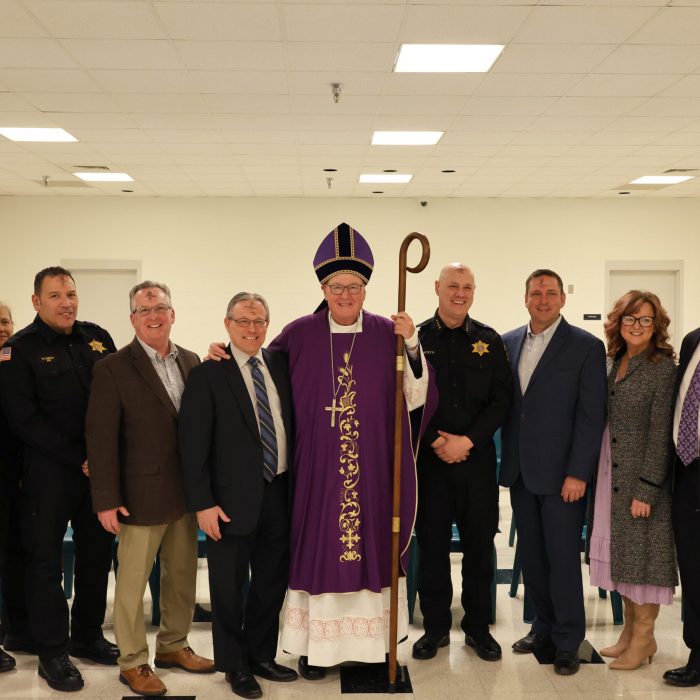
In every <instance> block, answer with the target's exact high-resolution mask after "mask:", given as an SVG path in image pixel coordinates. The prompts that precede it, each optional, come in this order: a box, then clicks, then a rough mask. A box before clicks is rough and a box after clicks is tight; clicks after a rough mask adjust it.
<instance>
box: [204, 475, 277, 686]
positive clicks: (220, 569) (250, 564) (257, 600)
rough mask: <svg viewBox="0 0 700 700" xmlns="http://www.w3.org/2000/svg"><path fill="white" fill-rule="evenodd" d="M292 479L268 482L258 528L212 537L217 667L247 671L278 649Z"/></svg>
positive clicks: (211, 587) (209, 545)
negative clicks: (246, 583) (244, 598)
mask: <svg viewBox="0 0 700 700" xmlns="http://www.w3.org/2000/svg"><path fill="white" fill-rule="evenodd" d="M288 479H289V477H288V475H287V473H284V474H280V475H279V476H277V477H276V478H275V479H273V481H272V482H270V483H266V484H265V493H264V495H263V500H262V505H261V508H260V516H259V519H258V525H257V527H256V528H255V530H254V531H253V532H251V533H250V534H248V535H242V536H237V535H224V536H223V537H222V538H221V539H220V540H219V541H218V542H215V541H214V540H212V539H210V538H207V558H208V561H209V590H210V593H211V608H212V635H213V639H214V662H215V663H216V670H217V671H223V672H224V673H233V672H236V671H243V670H246V669H247V668H248V666H249V664H251V663H256V662H262V661H272V660H273V659H274V658H275V655H276V654H277V637H278V635H279V613H280V610H281V609H282V603H283V602H284V595H285V592H286V590H287V583H288V582H289V503H288V491H289V482H288ZM228 515H229V516H230V517H235V514H232V513H228ZM249 571H250V587H249V588H248V592H247V597H246V600H245V604H244V602H243V597H244V596H243V589H244V584H245V582H246V580H247V578H248V572H249Z"/></svg>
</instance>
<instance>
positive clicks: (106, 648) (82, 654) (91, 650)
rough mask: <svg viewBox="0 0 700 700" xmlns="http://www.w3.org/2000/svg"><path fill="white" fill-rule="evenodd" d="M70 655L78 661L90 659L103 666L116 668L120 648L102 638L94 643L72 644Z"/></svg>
mask: <svg viewBox="0 0 700 700" xmlns="http://www.w3.org/2000/svg"><path fill="white" fill-rule="evenodd" d="M69 653H70V655H71V656H75V657H76V658H78V659H89V660H90V661H94V662H95V663H96V664H102V665H103V666H116V665H117V659H118V658H119V647H118V646H117V645H116V644H112V642H108V641H107V640H106V639H105V638H104V637H100V638H99V639H96V640H95V641H94V642H71V643H70V649H69Z"/></svg>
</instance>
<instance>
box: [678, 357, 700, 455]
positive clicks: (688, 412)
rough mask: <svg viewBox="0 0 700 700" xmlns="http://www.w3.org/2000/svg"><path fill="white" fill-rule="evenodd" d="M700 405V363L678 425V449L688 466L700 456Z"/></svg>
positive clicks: (686, 396) (694, 374)
mask: <svg viewBox="0 0 700 700" xmlns="http://www.w3.org/2000/svg"><path fill="white" fill-rule="evenodd" d="M699 407H700V364H698V366H697V367H696V368H695V372H694V373H693V378H692V379H691V380H690V386H689V387H688V393H687V394H686V395H685V399H684V400H683V408H682V409H681V421H680V424H679V425H678V447H677V448H676V451H677V452H678V456H679V457H680V458H681V462H683V464H685V465H686V466H687V465H688V464H690V463H691V462H692V461H693V460H694V459H697V457H698V408H699Z"/></svg>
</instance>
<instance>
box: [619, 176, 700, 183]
mask: <svg viewBox="0 0 700 700" xmlns="http://www.w3.org/2000/svg"><path fill="white" fill-rule="evenodd" d="M692 179H693V176H692V175H644V176H642V177H638V178H637V179H636V180H632V181H631V182H630V183H629V184H630V185H677V184H678V183H679V182H685V181H686V180H692Z"/></svg>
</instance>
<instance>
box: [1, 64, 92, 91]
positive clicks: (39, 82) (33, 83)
mask: <svg viewBox="0 0 700 700" xmlns="http://www.w3.org/2000/svg"><path fill="white" fill-rule="evenodd" d="M0 82H2V83H3V84H5V85H6V86H7V87H8V88H9V89H11V90H14V91H15V92H98V91H99V89H100V88H99V86H98V85H97V83H96V82H95V81H94V80H92V79H91V78H90V75H89V74H88V72H87V71H84V70H79V69H78V70H72V69H69V70H62V69H44V70H36V69H31V68H25V69H18V68H15V69H12V68H7V69H5V70H0Z"/></svg>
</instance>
